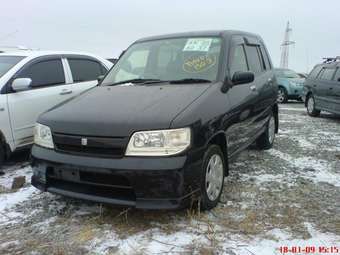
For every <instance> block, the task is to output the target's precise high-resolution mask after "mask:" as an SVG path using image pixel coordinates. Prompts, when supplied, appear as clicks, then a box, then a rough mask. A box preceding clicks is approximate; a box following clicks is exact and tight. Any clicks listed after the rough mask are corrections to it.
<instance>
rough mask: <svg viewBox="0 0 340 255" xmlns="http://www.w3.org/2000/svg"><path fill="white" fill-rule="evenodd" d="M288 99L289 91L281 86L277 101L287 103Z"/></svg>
mask: <svg viewBox="0 0 340 255" xmlns="http://www.w3.org/2000/svg"><path fill="white" fill-rule="evenodd" d="M287 101H288V93H287V90H286V89H285V88H284V87H279V90H278V92H277V102H278V103H281V104H282V103H287Z"/></svg>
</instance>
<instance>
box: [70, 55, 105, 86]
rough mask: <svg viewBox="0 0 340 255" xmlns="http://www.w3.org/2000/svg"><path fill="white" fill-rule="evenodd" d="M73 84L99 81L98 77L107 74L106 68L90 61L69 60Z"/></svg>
mask: <svg viewBox="0 0 340 255" xmlns="http://www.w3.org/2000/svg"><path fill="white" fill-rule="evenodd" d="M68 63H69V65H70V68H71V72H72V77H73V82H84V81H94V80H97V78H98V76H100V75H103V74H105V73H106V71H107V70H106V68H105V67H104V66H103V65H102V64H101V63H99V62H97V61H94V60H89V59H76V58H68Z"/></svg>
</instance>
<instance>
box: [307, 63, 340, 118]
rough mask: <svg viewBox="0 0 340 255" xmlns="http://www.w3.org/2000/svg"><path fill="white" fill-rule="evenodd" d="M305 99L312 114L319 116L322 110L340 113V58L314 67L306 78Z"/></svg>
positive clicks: (309, 112)
mask: <svg viewBox="0 0 340 255" xmlns="http://www.w3.org/2000/svg"><path fill="white" fill-rule="evenodd" d="M303 99H304V102H305V106H306V108H307V112H308V114H309V115H310V116H313V117H316V116H319V115H320V112H321V111H327V112H331V113H335V114H340V58H334V59H332V60H331V61H330V60H328V61H327V62H326V63H323V64H319V65H316V66H315V67H314V69H313V70H312V71H311V73H310V74H309V75H308V77H307V79H306V82H305V85H304V92H303Z"/></svg>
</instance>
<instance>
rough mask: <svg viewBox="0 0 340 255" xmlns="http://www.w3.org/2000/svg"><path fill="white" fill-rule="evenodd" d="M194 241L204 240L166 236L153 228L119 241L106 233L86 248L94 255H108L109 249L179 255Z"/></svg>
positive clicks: (187, 235) (191, 235)
mask: <svg viewBox="0 0 340 255" xmlns="http://www.w3.org/2000/svg"><path fill="white" fill-rule="evenodd" d="M195 241H199V242H200V243H201V244H202V242H204V238H203V236H201V235H197V234H194V233H187V232H182V231H179V232H175V233H173V234H166V233H164V232H162V231H161V230H159V229H157V228H154V229H151V230H147V231H144V232H141V233H138V234H135V235H132V236H130V237H128V238H126V239H119V237H118V236H117V235H116V234H115V233H114V232H112V231H106V232H105V234H104V235H103V237H102V238H100V239H98V238H96V239H94V240H93V241H92V242H91V244H90V245H89V246H88V247H87V248H88V249H89V250H90V251H92V252H94V253H95V254H97V253H98V254H108V253H110V249H118V250H119V251H120V252H124V253H125V254H132V253H134V252H135V251H137V250H138V251H140V252H142V253H145V254H156V253H158V254H161V253H166V254H180V253H183V252H185V251H186V248H185V247H186V246H188V245H190V244H192V243H193V242H195ZM118 253H119V252H118Z"/></svg>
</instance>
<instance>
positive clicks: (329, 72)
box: [320, 68, 335, 80]
mask: <svg viewBox="0 0 340 255" xmlns="http://www.w3.org/2000/svg"><path fill="white" fill-rule="evenodd" d="M334 72H335V69H331V68H325V69H324V71H323V72H322V74H321V76H320V79H322V80H332V78H333V74H334Z"/></svg>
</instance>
